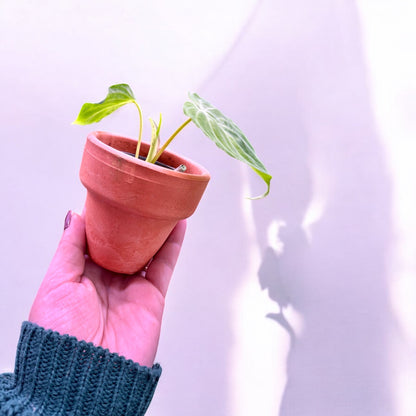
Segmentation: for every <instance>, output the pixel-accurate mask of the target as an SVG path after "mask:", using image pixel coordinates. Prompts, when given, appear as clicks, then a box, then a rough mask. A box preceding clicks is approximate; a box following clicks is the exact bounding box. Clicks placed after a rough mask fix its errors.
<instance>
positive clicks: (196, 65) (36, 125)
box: [0, 0, 416, 416]
mask: <svg viewBox="0 0 416 416" xmlns="http://www.w3.org/2000/svg"><path fill="white" fill-rule="evenodd" d="M415 12H416V7H415V6H413V5H412V4H411V2H407V1H405V0H400V1H395V2H393V1H392V0H383V1H366V2H363V1H357V2H351V1H341V0H340V1H330V0H315V1H314V2H309V1H306V0H296V1H292V2H286V1H281V0H262V1H259V2H255V1H254V0H250V1H249V0H245V1H241V0H240V1H236V0H233V1H231V0H230V1H228V2H225V3H224V2H221V1H219V0H218V1H211V2H210V5H209V7H207V4H206V2H195V1H193V2H191V1H185V0H180V1H177V2H175V4H173V3H170V2H167V1H165V2H163V1H155V2H151V4H150V2H142V1H139V2H134V1H128V0H124V1H118V2H111V1H104V2H103V1H100V2H98V1H95V0H94V1H90V2H88V3H87V4H85V2H81V1H69V0H68V1H62V2H53V1H43V2H40V3H37V4H36V5H35V4H34V3H33V2H30V1H21V2H13V1H11V0H10V1H9V0H6V1H3V2H1V3H0V40H1V41H0V56H1V57H2V58H1V61H0V71H1V77H0V83H1V91H2V99H3V100H2V102H3V104H2V111H1V114H0V117H1V121H2V122H1V123H0V129H1V136H2V137H3V148H2V152H1V159H2V163H1V164H0V175H1V176H0V177H1V180H2V189H3V192H2V209H1V214H2V215H1V216H0V227H1V235H2V236H3V238H2V240H1V251H2V256H1V260H0V261H1V267H2V268H3V277H2V279H0V292H1V293H2V294H3V296H2V300H1V303H0V327H1V330H2V333H3V336H2V342H1V343H0V369H10V368H12V366H13V360H14V350H15V345H16V341H17V337H18V331H19V326H20V323H21V321H22V320H24V319H26V317H27V314H28V311H29V308H30V305H31V302H32V299H33V297H34V295H35V293H36V290H37V287H38V285H39V283H40V281H41V279H42V277H43V274H44V273H45V270H46V267H47V265H48V263H49V260H50V258H51V256H52V253H53V251H54V249H55V246H56V243H57V241H58V239H59V236H60V233H61V229H62V222H63V218H64V216H65V214H66V211H67V210H68V209H70V208H72V209H78V210H80V209H82V204H83V200H84V197H85V193H84V190H83V188H82V186H81V185H80V183H79V180H78V177H77V175H78V168H79V163H80V157H81V153H82V147H83V141H84V137H85V135H86V133H87V132H88V131H89V130H90V129H91V128H90V127H85V128H84V127H78V126H71V125H70V122H71V121H72V120H73V118H74V117H75V115H76V114H77V111H78V110H79V106H80V104H81V103H82V102H84V100H85V99H88V98H91V100H92V99H94V97H95V98H96V99H97V100H99V99H101V98H103V96H104V95H105V90H106V88H107V86H108V85H110V84H111V83H116V82H128V83H130V84H131V85H132V87H133V89H134V90H135V91H136V95H137V97H138V98H139V99H140V101H141V103H142V106H143V107H144V110H145V113H147V114H149V115H155V114H157V113H158V112H159V111H162V112H163V114H164V121H165V128H166V130H165V132H166V134H167V133H168V132H169V131H171V130H173V129H174V128H175V127H176V126H177V124H178V120H179V122H180V120H181V119H182V118H181V117H182V116H181V105H182V102H183V100H184V99H185V97H186V92H187V91H188V90H196V91H198V92H200V93H201V95H203V96H204V97H206V98H207V99H209V100H210V101H212V102H213V103H215V104H217V105H218V106H219V107H221V108H222V109H223V110H224V112H225V113H226V114H228V115H229V116H230V117H232V118H233V119H234V120H235V121H237V122H238V124H239V125H240V127H241V128H242V129H243V130H244V131H245V132H246V133H247V135H248V136H249V137H250V138H251V140H252V142H253V143H254V145H255V147H256V149H257V152H258V154H259V155H260V156H261V157H262V159H264V161H265V164H266V166H268V168H269V170H270V172H271V173H272V174H273V176H274V179H273V182H272V192H271V195H270V196H269V197H268V198H267V199H265V200H261V201H255V202H250V201H249V200H247V199H245V198H244V196H247V195H254V194H259V193H261V192H262V191H263V187H262V183H261V182H260V181H259V180H258V179H257V178H256V177H255V175H253V174H252V172H249V171H248V170H247V169H245V168H243V167H241V166H240V165H239V164H238V163H229V162H228V160H227V157H226V156H223V155H221V154H219V153H218V152H217V149H216V148H215V146H213V145H212V144H211V143H208V142H206V140H204V139H203V138H202V136H201V135H200V134H199V132H198V131H197V130H196V129H194V128H189V130H188V131H187V132H186V133H185V134H184V135H183V137H182V143H179V142H177V143H176V144H175V145H174V148H175V149H176V150H178V151H180V152H185V150H184V149H186V153H187V154H188V155H189V156H190V157H191V158H194V159H197V160H199V161H200V162H201V163H202V164H203V165H205V166H206V167H207V168H208V169H209V170H210V171H211V173H212V181H211V183H210V185H209V188H208V190H207V193H206V195H205V198H204V200H203V201H202V203H201V205H200V207H199V209H198V211H197V213H196V214H195V215H194V217H192V218H191V219H190V220H189V227H188V234H187V238H186V241H185V244H184V248H183V252H182V255H181V258H180V261H179V264H178V267H177V270H176V273H175V277H174V280H173V283H172V286H171V290H170V293H169V296H168V300H167V310H166V314H165V321H164V328H163V334H162V338H161V343H160V349H159V353H158V360H159V361H160V362H161V363H162V365H163V366H164V375H163V377H162V380H161V382H160V385H159V388H158V390H157V392H156V396H155V399H154V401H153V403H152V406H151V409H150V410H149V415H152V416H159V415H160V416H161V415H164V416H166V415H179V414H180V415H201V416H203V415H207V416H208V415H218V416H221V415H224V416H230V415H231V416H245V415H253V414H261V415H264V416H275V415H276V416H277V415H279V416H304V415H305V416H313V415H319V416H322V415H334V416H344V415H345V416H347V415H357V416H360V415H366V416H368V415H375V416H384V415H389V416H391V415H397V416H410V415H414V414H415V412H416V401H415V400H414V399H413V396H414V394H413V393H412V392H413V391H414V386H415V385H416V371H415V370H416V362H415V359H414V358H412V357H414V349H415V346H416V325H415V320H414V316H415V313H416V310H415V306H414V305H416V299H415V298H416V295H415V293H416V278H415V271H416V264H415V262H414V253H415V247H416V241H415V237H414V235H416V233H415V231H416V229H415V228H416V224H415V221H414V215H413V212H414V209H415V208H416V195H415V192H414V185H413V183H412V178H414V177H415V168H414V166H413V165H414V163H413V157H412V155H414V151H415V149H416V145H415V144H414V137H415V131H416V125H415V124H414V119H415V117H414V114H413V113H414V110H413V109H414V108H415V106H414V104H415V103H416V93H415V91H416V85H415V83H416V82H415V81H414V77H413V74H414V70H415V69H416V68H415V66H416V60H414V59H413V58H412V56H411V54H409V53H408V51H409V50H410V48H412V45H413V43H412V39H413V40H414V39H415V36H416V30H415V29H414V28H413V25H412V19H411V16H412V15H413V16H414V13H415ZM100 127H101V128H102V129H107V130H113V131H116V132H120V133H123V134H128V135H135V134H136V129H137V127H136V115H135V114H134V109H127V108H126V109H125V110H123V111H122V112H120V113H117V114H115V115H114V116H112V117H111V118H110V119H109V120H107V121H105V122H104V123H103V124H102V125H101V126H100ZM57 156H58V157H57Z"/></svg>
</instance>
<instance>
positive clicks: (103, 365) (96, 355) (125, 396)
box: [0, 322, 162, 416]
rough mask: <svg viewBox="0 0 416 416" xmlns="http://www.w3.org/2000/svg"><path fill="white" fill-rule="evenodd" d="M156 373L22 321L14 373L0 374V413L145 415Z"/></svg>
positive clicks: (156, 367)
mask: <svg viewBox="0 0 416 416" xmlns="http://www.w3.org/2000/svg"><path fill="white" fill-rule="evenodd" d="M161 371H162V370H161V368H160V366H159V365H158V364H155V365H154V366H153V367H152V368H148V367H142V366H140V365H139V364H137V363H135V362H133V361H131V360H127V359H125V358H123V357H121V356H119V355H118V354H115V353H110V352H109V351H108V350H105V349H103V348H101V347H95V346H94V345H93V344H91V343H87V342H85V341H78V340H77V339H76V338H74V337H71V336H68V335H60V334H58V333H57V332H54V331H50V330H45V329H43V328H41V327H39V326H37V325H35V324H33V323H30V322H24V323H23V325H22V330H21V334H20V340H19V344H18V347H17V355H16V364H15V371H14V373H13V374H2V375H0V415H1V416H4V415H7V416H14V415H19V416H20V415H21V416H29V415H45V416H49V415H54V416H55V415H56V416H60V415H82V416H111V415H120V416H133V415H134V416H138V415H144V413H145V412H146V410H147V407H148V406H149V404H150V401H151V399H152V397H153V393H154V391H155V388H156V385H157V382H158V380H159V377H160V374H161Z"/></svg>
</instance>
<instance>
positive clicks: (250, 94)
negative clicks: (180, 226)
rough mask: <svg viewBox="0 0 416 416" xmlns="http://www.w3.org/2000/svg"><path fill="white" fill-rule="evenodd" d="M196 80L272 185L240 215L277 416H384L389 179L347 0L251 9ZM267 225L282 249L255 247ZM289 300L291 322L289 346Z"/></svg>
mask: <svg viewBox="0 0 416 416" xmlns="http://www.w3.org/2000/svg"><path fill="white" fill-rule="evenodd" d="M207 84H208V86H207V90H209V91H210V94H211V91H212V90H214V91H216V93H214V98H215V100H216V101H218V102H221V103H223V102H227V100H228V102H229V103H230V108H232V110H233V113H232V117H233V118H234V119H235V120H236V121H237V122H238V123H239V124H240V125H241V127H242V129H243V131H245V132H247V135H248V136H249V137H250V138H251V139H252V140H253V142H254V143H255V145H256V149H257V150H258V153H259V155H261V156H262V158H263V157H264V161H265V164H266V166H268V168H269V170H270V171H271V173H272V174H273V177H274V179H273V183H272V193H271V195H270V196H269V197H268V199H267V200H264V201H259V202H256V203H255V204H253V209H254V216H255V221H256V229H257V235H258V244H259V245H260V247H261V250H262V252H263V261H262V265H261V267H260V271H259V280H260V285H261V287H262V288H267V289H268V291H269V295H270V297H271V298H272V299H273V300H274V301H275V302H276V303H277V304H278V306H279V308H280V313H276V314H271V315H269V317H270V318H273V319H275V320H276V321H277V322H278V323H279V325H282V326H283V327H284V328H285V329H286V330H287V331H288V333H289V335H290V337H291V340H292V344H291V350H290V352H289V356H288V365H287V376H288V381H287V385H286V388H285V391H284V393H283V399H282V403H281V408H280V413H279V415H280V416H300V415H302V416H315V415H316V416H323V415H332V416H347V415H348V416H350V415H355V416H360V415H377V416H382V415H389V416H391V415H392V414H394V409H393V407H394V406H393V401H392V391H391V388H392V386H391V382H390V376H391V371H390V369H389V365H388V362H389V356H388V352H389V338H391V337H393V336H394V332H393V318H392V312H391V310H390V306H389V301H388V286H387V272H386V266H385V259H386V255H387V250H388V245H389V241H390V240H391V237H392V236H391V218H390V216H391V212H390V204H391V195H390V183H389V179H388V176H387V172H386V166H385V164H384V160H383V149H382V147H381V142H380V140H379V139H378V137H377V135H376V132H375V128H374V125H373V115H372V110H371V107H370V102H369V101H370V100H369V93H368V86H367V83H366V69H365V65H364V61H363V53H362V50H361V38H360V27H359V21H358V16H357V9H356V5H355V3H354V2H333V1H331V0H317V1H314V2H308V1H306V0H298V1H294V2H284V1H280V0H278V1H276V0H264V1H262V2H261V3H259V8H258V10H257V13H256V15H255V17H254V18H253V20H252V21H251V24H250V25H249V27H248V28H247V30H246V31H245V32H244V33H243V35H242V37H241V38H240V39H239V41H238V43H237V44H236V45H235V47H234V49H233V50H232V51H231V53H230V54H229V56H228V57H227V59H226V60H225V61H224V63H223V65H222V67H221V68H219V70H218V72H217V73H216V74H214V75H213V76H212V77H211V79H210V80H208V82H207ZM211 95H212V94H211ZM212 101H214V99H213V100H212ZM256 186H257V185H256ZM317 206H318V207H320V210H319V212H317V213H316V218H315V221H310V222H314V223H313V224H312V225H311V226H310V227H309V228H308V229H307V231H308V236H309V235H310V239H309V238H308V237H307V234H306V232H305V218H306V219H308V218H309V217H310V215H311V214H313V212H311V210H313V209H314V208H316V207H317ZM276 220H278V221H284V223H285V224H286V226H285V227H284V228H281V232H280V235H279V238H280V240H281V242H282V243H283V245H284V250H283V254H277V253H276V251H275V250H273V249H272V248H271V247H268V245H269V242H268V240H267V235H268V229H269V226H270V224H271V223H272V222H273V221H276ZM275 237H277V236H275ZM289 304H291V305H292V306H293V307H294V308H295V309H296V310H297V311H299V312H300V313H301V315H302V318H303V324H304V328H303V331H302V333H301V334H299V336H298V337H295V334H294V332H293V330H292V327H291V325H290V323H289V322H288V320H287V319H286V318H285V316H284V313H283V311H284V309H285V307H286V306H288V305H289ZM277 394H279V392H277Z"/></svg>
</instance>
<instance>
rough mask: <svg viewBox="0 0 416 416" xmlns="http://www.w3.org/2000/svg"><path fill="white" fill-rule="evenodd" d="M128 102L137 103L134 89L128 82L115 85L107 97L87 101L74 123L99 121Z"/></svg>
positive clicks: (81, 123)
mask: <svg viewBox="0 0 416 416" xmlns="http://www.w3.org/2000/svg"><path fill="white" fill-rule="evenodd" d="M128 103H136V99H135V98H134V94H133V91H132V90H131V88H130V87H129V85H127V84H117V85H113V86H111V87H110V88H109V89H108V94H107V97H105V99H104V100H103V101H101V102H99V103H96V104H93V103H85V104H84V105H83V106H82V108H81V111H80V112H79V114H78V117H77V118H76V120H75V121H74V122H73V123H72V124H80V125H86V124H91V123H97V122H98V121H100V120H102V119H103V118H104V117H106V116H108V115H109V114H111V113H112V112H113V111H115V110H117V109H118V108H120V107H122V106H123V105H125V104H128Z"/></svg>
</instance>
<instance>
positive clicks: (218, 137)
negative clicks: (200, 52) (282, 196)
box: [183, 93, 272, 199]
mask: <svg viewBox="0 0 416 416" xmlns="http://www.w3.org/2000/svg"><path fill="white" fill-rule="evenodd" d="M189 100H190V101H187V102H186V103H185V104H184V106H183V111H184V113H185V114H186V115H187V116H188V117H190V118H191V119H192V121H193V122H194V123H195V124H196V125H197V126H198V127H199V128H200V129H201V130H202V131H203V132H204V133H205V135H206V136H208V137H209V138H210V139H211V140H212V141H213V142H214V143H215V144H216V145H217V146H218V147H219V148H220V149H222V150H224V152H226V153H227V154H228V155H230V156H231V157H233V158H234V159H237V160H240V161H241V162H244V163H246V164H247V165H249V166H250V167H251V168H252V169H253V170H254V171H255V172H256V173H257V174H258V175H259V176H260V177H261V178H262V179H263V180H264V182H265V183H266V185H267V190H266V192H265V193H264V194H263V195H261V196H258V197H256V198H252V199H259V198H264V197H265V196H266V195H267V194H268V193H269V191H270V181H271V179H272V176H271V175H270V174H269V173H268V172H267V169H266V167H265V166H264V165H263V163H262V162H261V161H260V160H259V158H258V157H257V155H256V152H255V151H254V148H253V146H252V145H251V143H250V142H249V141H248V139H247V138H246V136H245V135H244V134H243V132H242V131H241V130H240V128H239V127H238V126H237V125H236V124H235V123H234V122H233V121H232V120H230V119H229V118H228V117H226V116H224V115H223V114H222V113H221V112H220V111H219V110H218V109H216V108H215V107H214V106H213V105H212V104H210V103H209V102H208V101H205V100H204V99H203V98H201V97H200V96H199V95H197V94H195V93H192V94H189Z"/></svg>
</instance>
